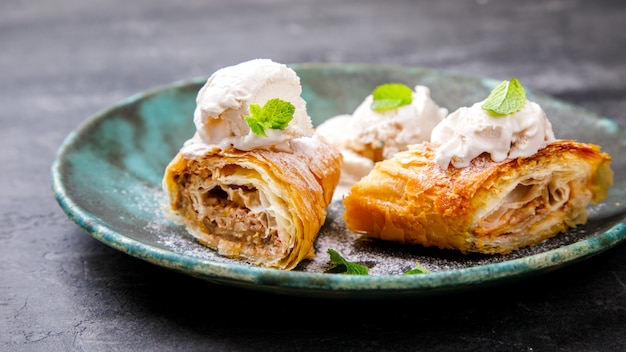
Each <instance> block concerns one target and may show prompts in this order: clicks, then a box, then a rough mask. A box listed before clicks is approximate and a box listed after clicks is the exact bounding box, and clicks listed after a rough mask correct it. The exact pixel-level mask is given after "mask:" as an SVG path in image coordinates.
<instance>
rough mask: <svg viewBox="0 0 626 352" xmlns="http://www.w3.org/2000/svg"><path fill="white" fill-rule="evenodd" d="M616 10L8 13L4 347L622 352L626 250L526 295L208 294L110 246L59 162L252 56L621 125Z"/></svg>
mask: <svg viewBox="0 0 626 352" xmlns="http://www.w3.org/2000/svg"><path fill="white" fill-rule="evenodd" d="M625 20H626V4H624V3H623V2H619V1H608V0H607V1H594V2H590V1H582V0H580V1H525V2H519V1H437V2H434V1H432V2H431V1H366V2H362V1H341V2H339V1H332V0H323V1H316V2H312V1H310V2H305V1H283V0H265V1H222V2H217V1H186V2H174V1H169V2H168V1H133V2H126V1H119V0H118V1H103V0H94V1H89V2H74V1H69V0H61V1H55V2H49V1H42V0H39V1H36V0H33V1H28V2H23V1H15V0H9V1H3V2H2V3H0V45H1V50H0V93H1V94H0V106H1V109H0V111H1V112H0V123H1V129H0V150H1V152H0V165H1V169H0V171H1V173H0V174H1V175H2V176H1V178H0V181H1V182H0V187H1V193H2V197H0V350H3V351H4V350H6V351H65V350H67V351H134V350H137V351H144V350H151V351H157V350H163V351H172V350H185V351H195V350H198V351H200V350H216V351H223V350H229V351H235V350H237V351H239V350H243V351H248V350H249V351H257V350H264V351H308V350H331V349H332V350H360V351H380V350H388V351H398V350H413V351H414V350H424V351H426V350H438V351H442V350H443V351H448V350H449V351H458V350H476V351H478V350H484V349H492V350H497V351H622V350H625V349H626V334H625V331H626V247H625V246H624V245H623V244H622V245H620V246H618V247H616V248H613V249H611V250H609V251H608V252H605V253H603V254H601V255H599V256H596V257H594V258H592V259H590V260H587V261H584V262H582V263H579V264H577V265H574V266H571V267H568V268H565V269H563V270H559V271H556V272H553V273H549V274H546V275H544V276H540V277H537V278H533V279H529V280H526V281H522V282H517V283H512V284H507V285H503V286H499V287H493V288H488V289H484V290H480V291H475V292H471V293H467V294H463V295H450V296H445V297H433V298H428V299H419V300H402V301H373V302H371V301H360V302H359V301H357V302H354V301H325V300H312V299H298V298H290V297H282V296H271V295H265V294H259V293H255V292H249V291H244V290H238V289H232V288H228V287H222V286H216V285H212V284H209V283H206V282H203V281H200V280H196V279H193V278H190V277H187V276H183V275H179V274H176V273H173V272H169V271H167V270H164V269H161V268H159V267H155V266H153V265H150V264H147V263H145V262H142V261H140V260H137V259H134V258H132V257H130V256H128V255H125V254H122V253H119V252H116V251H114V250H112V249H110V248H108V247H107V246H105V245H103V244H101V243H99V242H97V241H96V240H94V239H93V238H91V237H90V236H89V235H87V234H86V233H85V232H84V231H82V230H81V229H79V228H78V227H77V226H76V225H74V224H73V223H72V222H71V221H70V220H69V219H67V218H66V217H65V215H64V214H63V213H62V211H61V209H60V208H59V207H58V206H57V204H56V202H55V201H54V198H53V196H52V193H51V190H50V169H49V168H50V164H51V162H52V160H53V158H54V154H55V150H56V148H57V147H58V146H59V144H60V143H61V142H62V140H63V139H64V138H65V137H66V136H67V134H68V133H70V132H71V131H72V130H73V129H74V128H75V127H76V126H77V125H78V124H80V123H81V122H82V121H84V120H85V119H86V118H87V117H89V116H91V115H93V114H94V113H96V112H97V111H100V110H102V109H104V108H106V107H107V106H109V105H111V104H113V103H115V102H117V101H119V100H120V99H123V98H125V97H127V96H129V95H131V94H133V93H136V92H139V91H143V90H146V89H149V88H152V87H155V86H159V85H163V84H167V83H170V82H172V81H175V80H180V79H187V78H192V77H197V76H207V75H209V74H210V73H212V72H213V71H214V70H215V69H217V68H219V67H222V66H225V65H230V64H234V63H238V62H241V61H244V60H247V59H250V58H255V57H267V58H272V59H274V60H275V61H279V62H285V63H295V62H312V61H313V62H363V63H384V64H402V65H414V66H427V67H433V68H440V69H446V70H451V71H457V72H460V73H463V74H470V75H477V76H488V77H493V78H498V79H505V78H509V77H512V76H514V77H517V78H519V79H520V80H521V82H522V83H523V84H525V85H526V86H529V87H532V88H533V89H536V90H539V91H542V92H544V93H548V94H552V95H554V96H556V97H558V98H560V99H563V100H565V101H567V102H570V103H573V104H577V105H580V106H582V107H584V108H587V109H589V110H591V111H593V112H596V113H598V114H601V115H604V116H607V117H610V118H612V119H614V120H616V121H618V122H619V123H620V124H621V125H622V126H626V112H625V111H626V32H624V31H623V30H622V28H623V26H624V23H625Z"/></svg>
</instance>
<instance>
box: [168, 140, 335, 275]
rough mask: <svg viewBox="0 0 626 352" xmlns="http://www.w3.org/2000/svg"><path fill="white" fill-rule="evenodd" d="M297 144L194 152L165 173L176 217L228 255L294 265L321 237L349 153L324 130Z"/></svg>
mask: <svg viewBox="0 0 626 352" xmlns="http://www.w3.org/2000/svg"><path fill="white" fill-rule="evenodd" d="M290 144H291V151H274V150H270V149H254V150H251V151H247V152H246V151H240V150H236V149H230V150H227V151H220V150H217V149H216V152H215V153H207V154H205V155H204V156H202V157H199V158H193V159H187V158H185V157H183V156H182V155H181V154H180V153H179V154H178V155H177V156H176V157H175V158H174V159H173V160H172V161H171V163H170V164H169V166H168V167H167V169H166V172H165V175H164V178H163V187H164V189H165V191H166V192H167V194H168V195H169V199H170V208H171V209H170V210H171V213H172V215H173V216H174V218H175V220H177V221H178V222H179V223H182V224H184V225H185V226H186V227H187V230H188V231H189V232H190V233H191V234H192V235H193V236H195V237H196V238H197V239H198V240H199V241H200V242H201V243H203V244H204V245H206V246H208V247H210V248H213V249H215V250H217V251H218V252H219V253H220V254H221V255H224V256H227V257H230V258H235V259H240V260H245V261H248V262H250V263H252V264H255V265H260V266H265V267H273V268H280V269H292V268H294V267H295V266H296V265H297V264H298V263H299V262H300V261H301V260H302V259H304V258H310V257H312V256H313V255H314V251H313V242H314V240H315V238H316V236H317V233H318V231H319V229H320V227H321V226H322V225H323V223H324V220H325V218H326V207H327V206H328V204H329V203H330V202H331V199H332V195H333V191H334V189H335V187H336V185H337V182H338V181H339V173H340V161H341V155H340V154H339V152H338V151H336V150H335V149H334V148H333V147H332V146H330V145H329V144H328V143H327V142H325V141H324V140H322V139H321V138H318V137H315V136H314V137H311V138H308V137H305V138H298V139H294V140H292V141H291V142H290Z"/></svg>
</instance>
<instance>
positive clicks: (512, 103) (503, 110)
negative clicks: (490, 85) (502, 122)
mask: <svg viewBox="0 0 626 352" xmlns="http://www.w3.org/2000/svg"><path fill="white" fill-rule="evenodd" d="M524 105H526V91H525V90H524V87H522V84H521V83H520V82H519V81H518V80H517V78H511V79H510V80H508V81H503V82H502V83H500V84H498V86H497V87H495V88H494V89H493V90H492V91H491V93H490V94H489V96H488V97H487V99H486V100H485V102H484V103H483V105H482V108H483V110H485V111H487V112H488V113H489V114H491V115H494V116H506V115H510V114H513V113H515V112H518V111H520V110H521V109H522V108H523V107H524Z"/></svg>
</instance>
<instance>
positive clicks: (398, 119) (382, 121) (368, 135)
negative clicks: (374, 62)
mask: <svg viewBox="0 0 626 352" xmlns="http://www.w3.org/2000/svg"><path fill="white" fill-rule="evenodd" d="M373 100H374V98H373V95H371V94H370V95H368V96H367V97H366V98H365V100H364V101H363V102H362V103H361V104H360V105H359V106H358V107H357V108H356V109H355V110H354V112H353V113H352V114H351V115H345V114H344V115H339V116H335V117H332V118H330V119H328V120H326V121H324V122H323V123H322V124H320V125H319V126H318V127H317V128H316V133H317V134H319V135H321V136H323V137H324V138H326V140H328V141H329V142H330V143H331V144H333V145H334V146H335V147H336V148H337V149H339V150H340V151H341V154H342V155H343V164H342V167H341V178H340V180H339V186H338V187H337V189H336V190H335V196H334V198H335V199H342V197H343V195H345V194H346V193H347V192H348V191H349V190H350V188H351V187H352V186H353V185H354V184H355V183H356V182H358V181H359V180H360V179H361V178H362V177H364V176H365V175H367V174H368V173H369V172H370V171H371V170H372V169H373V168H374V165H375V163H376V162H378V161H381V160H384V159H388V158H390V157H392V156H393V155H394V154H395V153H397V152H399V151H402V150H406V149H407V147H408V145H410V144H417V143H421V142H423V141H428V140H430V134H431V131H432V129H433V128H434V127H435V126H436V125H437V124H438V123H439V122H440V121H441V120H442V119H443V118H444V117H445V116H446V114H447V113H448V110H447V109H445V108H441V107H439V106H438V105H437V104H436V103H435V102H434V101H433V100H432V99H431V97H430V89H429V88H428V87H426V86H421V85H418V86H416V87H415V90H414V91H413V93H412V101H411V103H410V104H407V105H403V106H400V107H397V108H395V109H389V110H382V111H377V110H374V109H372V108H371V105H372V102H373Z"/></svg>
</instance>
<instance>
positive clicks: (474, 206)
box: [344, 79, 613, 254]
mask: <svg viewBox="0 0 626 352" xmlns="http://www.w3.org/2000/svg"><path fill="white" fill-rule="evenodd" d="M503 87H504V88H503ZM494 106H495V109H492V108H493V107H494ZM610 162H611V157H610V156H609V155H608V154H606V153H602V152H601V151H600V147H599V146H597V145H594V144H585V143H579V142H577V141H573V140H557V139H556V138H555V137H554V133H553V131H552V127H551V124H550V122H549V121H548V120H547V118H546V116H545V113H544V112H543V111H542V110H541V108H540V107H539V105H537V104H535V103H533V102H530V101H527V99H526V96H525V93H524V91H523V88H522V87H521V85H519V82H517V80H514V79H513V80H511V81H510V82H509V81H505V82H503V84H501V85H500V86H498V87H496V89H494V91H493V92H492V94H491V95H490V96H489V97H488V98H487V99H486V100H485V101H482V102H479V103H476V104H474V105H473V106H472V107H469V108H460V109H459V110H457V111H455V112H453V113H452V114H450V115H449V116H448V117H446V118H445V119H444V120H443V121H442V122H441V123H440V124H439V125H437V126H436V127H435V128H434V129H433V132H432V136H431V140H430V141H426V142H423V143H419V144H416V145H411V146H409V148H408V150H406V151H403V152H399V153H397V154H395V155H394V156H393V158H390V159H388V160H384V161H381V162H379V163H378V164H377V165H376V167H375V169H374V170H372V172H371V173H369V174H368V175H367V176H366V177H364V178H363V179H362V180H360V181H359V182H358V183H357V184H356V185H355V186H354V187H353V188H352V189H351V190H350V193H349V194H348V195H347V196H346V197H345V198H344V204H345V206H346V213H345V214H344V219H345V221H346V225H347V227H348V228H349V229H351V230H352V231H355V232H358V233H361V234H363V235H366V236H371V237H375V238H380V239H383V240H390V241H396V242H400V243H410V244H420V245H424V246H436V247H439V248H447V249H454V250H459V251H461V252H463V253H469V252H478V253H486V254H506V253H509V252H511V251H514V250H517V249H520V248H522V247H526V246H529V245H533V244H536V243H539V242H541V241H544V240H546V239H548V238H550V237H553V236H556V235H557V234H558V233H559V232H563V231H566V230H567V229H569V228H573V227H576V226H578V225H581V224H584V223H586V221H587V211H586V207H587V205H589V204H590V203H597V202H599V201H601V200H603V199H605V198H606V197H607V195H608V190H609V187H610V186H611V185H612V183H613V171H612V170H611V168H610Z"/></svg>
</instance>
